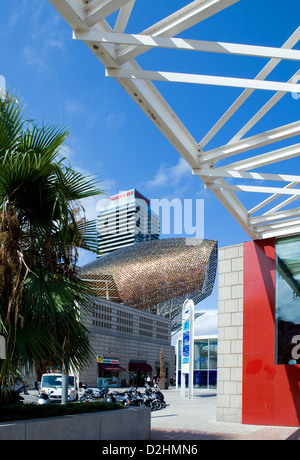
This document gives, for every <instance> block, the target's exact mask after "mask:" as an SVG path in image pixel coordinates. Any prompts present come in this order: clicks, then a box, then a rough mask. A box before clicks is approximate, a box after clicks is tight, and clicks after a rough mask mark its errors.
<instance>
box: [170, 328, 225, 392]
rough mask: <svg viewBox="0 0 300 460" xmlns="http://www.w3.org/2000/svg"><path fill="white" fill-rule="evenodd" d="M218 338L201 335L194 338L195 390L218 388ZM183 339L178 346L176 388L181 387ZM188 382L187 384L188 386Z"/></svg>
mask: <svg viewBox="0 0 300 460" xmlns="http://www.w3.org/2000/svg"><path fill="white" fill-rule="evenodd" d="M217 356H218V337H217V336H216V335H201V336H196V337H194V376H193V377H194V388H203V389H216V388H217V368H218V364H217ZM181 362H182V337H180V338H178V340H177V346H176V387H177V388H178V387H181ZM187 383H188V382H185V384H186V385H187Z"/></svg>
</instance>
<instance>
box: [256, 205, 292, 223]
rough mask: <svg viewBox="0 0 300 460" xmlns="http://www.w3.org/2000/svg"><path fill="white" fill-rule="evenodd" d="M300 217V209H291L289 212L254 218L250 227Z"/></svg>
mask: <svg viewBox="0 0 300 460" xmlns="http://www.w3.org/2000/svg"><path fill="white" fill-rule="evenodd" d="M299 216H300V208H294V209H289V210H287V211H282V212H272V213H268V214H265V215H263V216H258V217H252V218H250V219H249V224H250V225H258V224H265V223H267V222H274V221H276V220H284V219H288V218H291V217H298V219H299Z"/></svg>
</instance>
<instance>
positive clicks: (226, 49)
mask: <svg viewBox="0 0 300 460" xmlns="http://www.w3.org/2000/svg"><path fill="white" fill-rule="evenodd" d="M74 38H75V39H76V40H83V41H92V42H94V43H112V44H115V45H131V46H143V47H145V46H146V47H147V48H149V49H150V48H167V49H175V50H186V51H201V52H208V53H221V54H231V55H240V56H253V57H262V58H276V59H287V60H294V61H300V50H290V49H284V48H272V47H266V46H252V45H240V44H236V43H225V42H211V41H204V40H188V39H183V38H169V37H155V36H153V35H142V34H141V35H137V34H124V33H105V32H104V33H101V32H98V31H94V30H90V31H87V32H82V31H78V32H76V33H75V37H74ZM116 60H117V61H118V53H116Z"/></svg>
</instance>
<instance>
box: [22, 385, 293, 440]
mask: <svg viewBox="0 0 300 460" xmlns="http://www.w3.org/2000/svg"><path fill="white" fill-rule="evenodd" d="M141 390H142V391H143V389H141ZM119 391H122V390H119ZM163 393H164V395H165V400H166V402H167V407H166V408H165V409H161V410H160V411H155V412H152V413H151V440H161V441H165V440H166V441H175V440H186V441H198V440H300V428H299V427H273V426H257V425H243V424H240V423H221V422H217V420H216V403H217V395H216V392H215V391H213V390H194V396H193V399H188V398H186V397H182V396H181V395H180V390H176V388H169V389H168V390H165V391H163ZM25 399H26V401H28V402H35V401H37V391H36V390H31V391H29V395H28V396H25Z"/></svg>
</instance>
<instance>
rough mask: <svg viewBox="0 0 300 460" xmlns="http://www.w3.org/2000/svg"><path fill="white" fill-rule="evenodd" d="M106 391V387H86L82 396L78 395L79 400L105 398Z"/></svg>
mask: <svg viewBox="0 0 300 460" xmlns="http://www.w3.org/2000/svg"><path fill="white" fill-rule="evenodd" d="M107 393H108V388H105V387H103V388H101V389H99V390H93V389H92V388H86V389H85V392H84V394H83V395H82V396H80V398H79V401H80V402H84V401H90V400H93V399H100V398H105V397H106V395H107Z"/></svg>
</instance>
